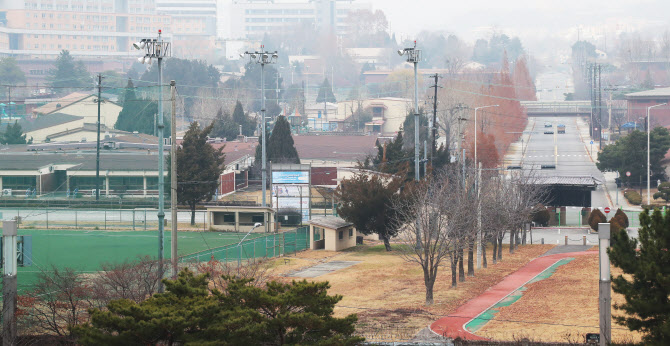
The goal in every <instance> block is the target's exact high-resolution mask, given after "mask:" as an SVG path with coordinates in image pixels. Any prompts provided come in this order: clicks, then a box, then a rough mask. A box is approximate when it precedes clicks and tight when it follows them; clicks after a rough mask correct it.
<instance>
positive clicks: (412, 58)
mask: <svg viewBox="0 0 670 346" xmlns="http://www.w3.org/2000/svg"><path fill="white" fill-rule="evenodd" d="M398 55H400V56H403V55H407V62H411V63H413V64H414V179H415V180H416V181H419V180H420V179H421V175H420V172H419V77H418V71H417V65H418V64H419V61H421V50H420V49H416V41H414V47H410V48H405V49H401V50H398Z"/></svg>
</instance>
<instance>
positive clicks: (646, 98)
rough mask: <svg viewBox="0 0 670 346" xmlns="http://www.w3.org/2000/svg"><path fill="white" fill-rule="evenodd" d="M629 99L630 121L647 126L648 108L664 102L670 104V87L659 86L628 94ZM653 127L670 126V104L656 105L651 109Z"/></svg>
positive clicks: (627, 98)
mask: <svg viewBox="0 0 670 346" xmlns="http://www.w3.org/2000/svg"><path fill="white" fill-rule="evenodd" d="M626 100H627V101H628V115H627V117H628V121H634V122H637V123H638V124H640V125H641V126H646V122H647V120H646V117H647V108H648V107H650V106H654V105H660V104H663V103H668V104H670V88H658V89H653V90H646V91H640V92H636V93H631V94H626ZM649 114H650V115H651V122H650V123H651V127H652V128H654V127H656V126H664V127H668V126H670V106H669V105H665V106H659V107H654V108H652V109H651V110H650V112H649ZM640 118H642V119H640ZM643 128H644V127H643Z"/></svg>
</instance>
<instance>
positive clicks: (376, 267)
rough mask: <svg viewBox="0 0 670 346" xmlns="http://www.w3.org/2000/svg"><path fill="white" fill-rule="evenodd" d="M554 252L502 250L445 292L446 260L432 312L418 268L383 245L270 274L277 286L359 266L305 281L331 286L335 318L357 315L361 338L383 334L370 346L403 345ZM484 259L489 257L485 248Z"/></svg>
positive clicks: (280, 267)
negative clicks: (336, 298) (310, 270)
mask: <svg viewBox="0 0 670 346" xmlns="http://www.w3.org/2000/svg"><path fill="white" fill-rule="evenodd" d="M396 246H397V245H396ZM553 246H554V245H526V246H520V247H519V249H518V250H517V251H516V253H515V254H512V255H510V254H509V252H508V250H505V251H504V252H503V260H502V262H499V263H498V264H496V265H493V264H492V263H491V261H490V259H489V266H488V268H484V269H481V270H477V271H476V272H475V277H470V278H467V280H466V281H465V282H459V284H458V287H457V288H450V285H451V273H450V269H449V268H448V263H449V262H448V259H446V260H445V262H444V265H445V267H444V268H443V269H442V270H441V271H440V272H439V274H438V279H437V282H436V284H435V290H434V299H435V304H433V305H432V306H425V305H424V302H425V286H424V284H423V272H422V270H421V268H420V267H419V266H418V265H416V264H413V263H408V262H405V261H404V260H403V259H402V258H401V257H400V256H399V255H398V253H396V252H393V251H392V252H390V253H389V252H386V251H385V250H384V246H383V245H374V246H370V245H359V246H357V247H355V248H352V249H350V250H349V251H345V252H339V253H337V252H329V251H324V250H318V251H304V252H300V253H298V254H297V255H296V256H292V257H291V261H290V262H289V263H288V264H284V262H283V259H279V260H276V261H275V262H274V263H273V269H272V270H273V275H274V277H275V278H277V279H279V280H293V279H295V278H291V277H287V276H285V275H286V273H289V272H291V271H293V270H296V269H299V268H304V267H309V266H312V265H315V264H318V263H320V262H324V261H332V260H338V261H361V263H359V264H357V265H354V266H351V267H349V268H345V269H342V270H338V271H336V272H333V273H330V274H326V275H322V276H319V277H316V278H313V279H309V280H313V281H328V282H330V285H331V289H330V290H329V293H330V294H340V295H342V296H344V298H343V299H342V301H340V303H339V304H338V305H337V307H336V308H335V313H336V315H338V316H344V315H347V314H351V313H356V314H358V318H359V329H361V328H363V329H366V328H367V329H369V330H364V331H363V332H364V334H366V336H368V335H370V334H371V333H376V332H378V331H379V330H383V332H382V333H381V334H384V335H377V336H375V337H373V338H370V337H369V336H368V339H369V340H370V341H380V340H382V339H383V340H387V341H390V339H394V338H396V339H398V340H401V339H405V340H406V336H407V335H410V337H411V336H413V335H415V334H416V333H418V332H419V331H420V330H421V329H423V328H425V327H427V326H428V325H429V324H430V323H431V322H433V321H435V320H437V319H438V318H439V317H440V316H443V315H447V314H449V313H450V312H452V311H454V310H455V309H456V308H457V307H459V306H460V305H461V304H463V303H464V302H465V301H467V300H469V299H471V298H473V297H475V296H477V295H479V294H481V293H482V292H484V291H485V290H486V289H487V288H488V287H490V286H492V285H494V284H496V283H498V282H499V281H501V280H502V279H503V278H504V277H505V276H507V275H508V274H510V273H512V272H514V271H516V270H517V269H519V268H520V267H522V266H523V265H525V264H526V263H528V261H530V260H531V259H533V258H536V257H537V256H539V255H541V254H543V253H545V252H546V251H547V250H549V249H551V248H552V247H553ZM506 249H507V248H506ZM487 254H488V255H489V257H490V254H491V251H490V248H489V249H487ZM279 261H281V262H279ZM278 262H279V263H278ZM466 271H467V268H466ZM377 337H378V338H377ZM375 338H376V339H375Z"/></svg>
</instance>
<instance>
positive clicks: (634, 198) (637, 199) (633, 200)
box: [623, 190, 642, 205]
mask: <svg viewBox="0 0 670 346" xmlns="http://www.w3.org/2000/svg"><path fill="white" fill-rule="evenodd" d="M623 196H624V197H626V199H627V200H628V202H629V203H630V204H635V205H640V204H642V196H640V193H639V192H637V191H635V190H626V191H624V192H623Z"/></svg>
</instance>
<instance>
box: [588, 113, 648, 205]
mask: <svg viewBox="0 0 670 346" xmlns="http://www.w3.org/2000/svg"><path fill="white" fill-rule="evenodd" d="M576 125H577V129H578V131H579V138H580V139H581V140H582V142H583V143H584V148H585V150H586V153H587V154H588V155H589V157H590V159H591V161H592V162H593V163H596V162H598V153H599V150H598V146H599V145H600V143H599V142H598V141H595V140H592V139H591V137H590V135H589V124H587V123H586V122H585V121H584V119H582V118H581V117H577V118H576ZM603 176H604V177H605V181H604V182H603V187H604V188H605V192H606V194H607V199H608V200H609V202H610V207H612V208H614V209H618V208H623V209H625V210H631V211H639V210H642V208H640V207H639V206H636V205H632V204H629V203H628V200H626V198H625V197H624V196H623V191H622V190H620V189H618V188H617V186H616V178H617V173H616V172H603Z"/></svg>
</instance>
